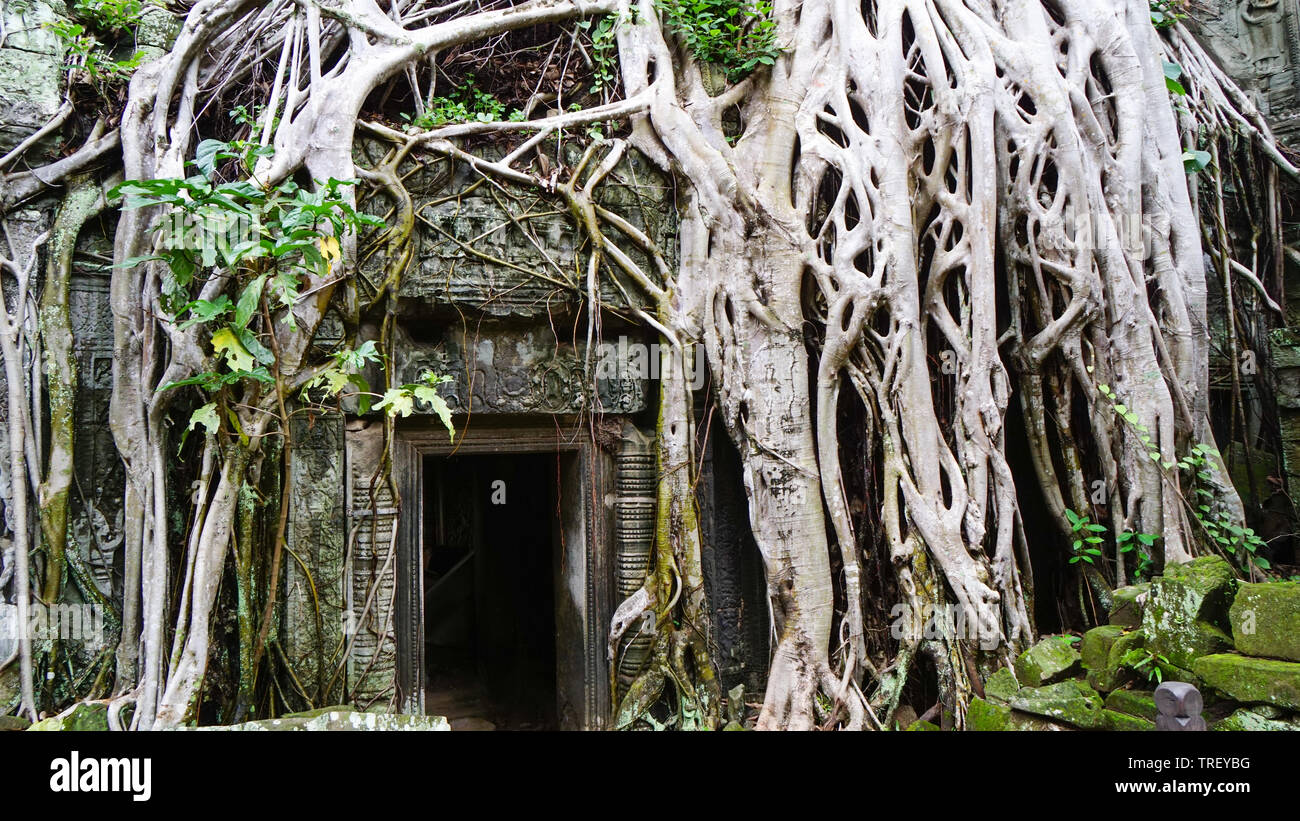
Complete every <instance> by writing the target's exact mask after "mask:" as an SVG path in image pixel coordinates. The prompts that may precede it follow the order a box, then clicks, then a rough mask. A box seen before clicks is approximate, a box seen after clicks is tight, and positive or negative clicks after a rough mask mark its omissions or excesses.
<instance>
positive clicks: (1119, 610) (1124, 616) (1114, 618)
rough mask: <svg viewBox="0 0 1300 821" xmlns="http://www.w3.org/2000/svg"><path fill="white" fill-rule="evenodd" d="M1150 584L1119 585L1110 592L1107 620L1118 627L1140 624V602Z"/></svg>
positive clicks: (1143, 598)
mask: <svg viewBox="0 0 1300 821" xmlns="http://www.w3.org/2000/svg"><path fill="white" fill-rule="evenodd" d="M1150 589H1151V585H1150V584H1134V585H1130V586H1128V587H1121V588H1119V589H1117V590H1116V591H1115V592H1114V593H1112V594H1111V603H1110V613H1109V614H1108V617H1109V618H1108V620H1109V621H1110V623H1111V624H1114V625H1118V626H1120V627H1138V626H1139V625H1141V624H1142V604H1140V603H1139V599H1142V600H1145V597H1146V595H1147V593H1148V591H1150Z"/></svg>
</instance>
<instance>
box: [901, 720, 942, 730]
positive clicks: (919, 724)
mask: <svg viewBox="0 0 1300 821" xmlns="http://www.w3.org/2000/svg"><path fill="white" fill-rule="evenodd" d="M907 732H909V733H938V732H943V728H942V727H940V726H939V725H938V724H935V723H934V722H933V721H913V722H912V723H911V724H909V725H907Z"/></svg>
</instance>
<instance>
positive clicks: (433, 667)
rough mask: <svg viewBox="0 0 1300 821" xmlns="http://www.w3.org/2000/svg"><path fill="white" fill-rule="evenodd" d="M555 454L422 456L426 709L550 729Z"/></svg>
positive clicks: (493, 723)
mask: <svg viewBox="0 0 1300 821" xmlns="http://www.w3.org/2000/svg"><path fill="white" fill-rule="evenodd" d="M558 459H559V456H558V454H554V453H511V454H505V455H482V456H452V457H444V456H429V457H426V458H425V460H424V475H425V477H426V480H425V483H424V491H425V499H424V511H425V513H424V515H425V524H424V545H423V556H422V560H423V566H424V570H423V572H424V636H425V673H426V677H425V680H426V687H425V709H426V712H428V713H430V714H436V715H444V716H446V717H447V718H448V719H449V720H450V721H451V722H452V727H453V729H511V730H528V729H538V730H542V729H555V728H557V726H558V721H557V714H556V618H555V612H556V610H555V579H556V576H557V573H558V571H559V564H558V559H559V555H558V551H557V550H556V547H555V546H556V545H557V544H558V543H559V541H560V538H559V534H560V528H559V519H558V517H557V515H556V499H557V496H556V485H557V482H556V473H557V466H558V463H557V460H558Z"/></svg>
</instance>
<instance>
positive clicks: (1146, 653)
mask: <svg viewBox="0 0 1300 821" xmlns="http://www.w3.org/2000/svg"><path fill="white" fill-rule="evenodd" d="M1119 663H1120V666H1121V667H1127V668H1128V669H1130V670H1132V671H1133V672H1134V673H1137V674H1138V675H1140V676H1142V677H1143V678H1145V679H1146V680H1147V681H1149V682H1150V681H1154V682H1155V683H1156V684H1160V683H1162V682H1163V681H1164V680H1165V668H1168V667H1172V666H1173V665H1172V664H1171V663H1170V662H1169V659H1167V658H1165V657H1164V656H1162V655H1160V654H1159V653H1153V652H1151V651H1150V650H1147V649H1146V648H1144V647H1135V648H1133V649H1132V650H1129V651H1128V652H1127V653H1125V654H1124V655H1123V656H1122V657H1121V658H1120V660H1119Z"/></svg>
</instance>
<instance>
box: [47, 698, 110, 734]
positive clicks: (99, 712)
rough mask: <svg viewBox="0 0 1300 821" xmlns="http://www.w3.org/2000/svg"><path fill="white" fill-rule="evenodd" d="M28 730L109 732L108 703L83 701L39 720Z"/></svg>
mask: <svg viewBox="0 0 1300 821" xmlns="http://www.w3.org/2000/svg"><path fill="white" fill-rule="evenodd" d="M28 730H31V731H34V732H60V731H61V732H105V733H106V732H108V705H107V704H104V703H97V702H83V703H81V704H74V705H73V706H72V707H70V708H68V709H67V710H64V711H63V712H62V713H59V714H58V715H57V716H52V717H51V718H47V719H44V720H42V721H38V722H36V723H35V724H33V725H32V726H31V727H29V728H28Z"/></svg>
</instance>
